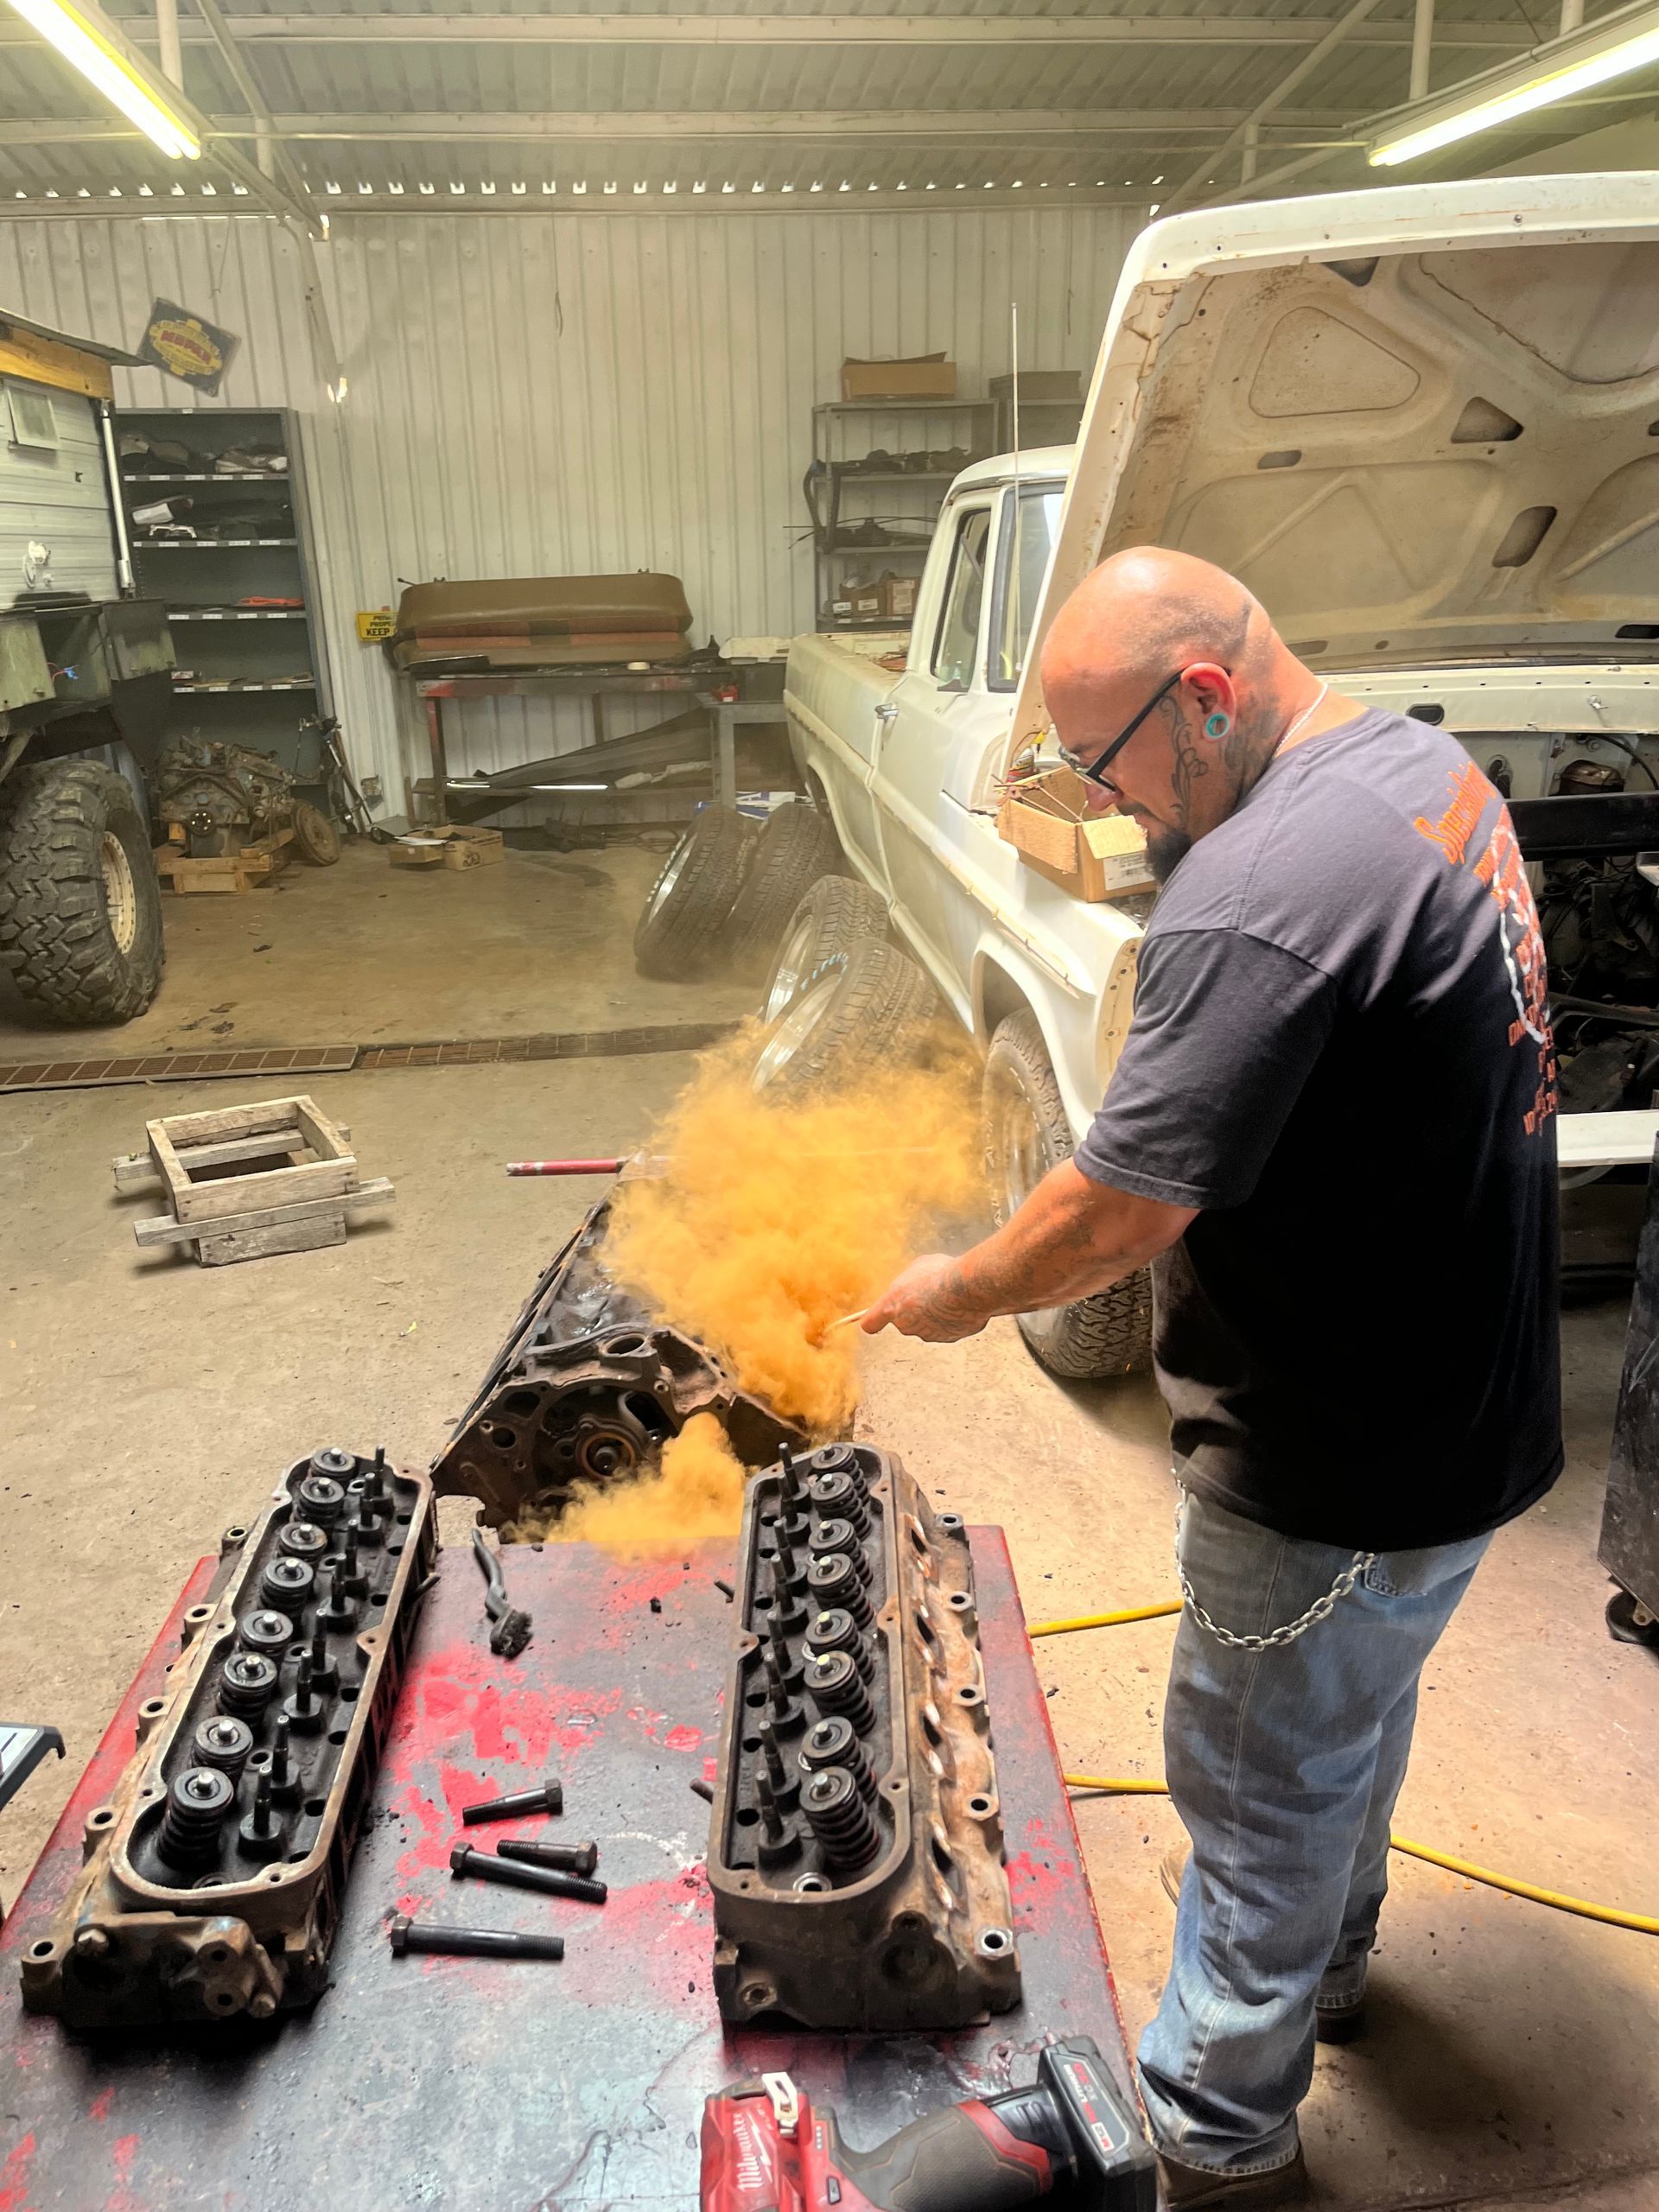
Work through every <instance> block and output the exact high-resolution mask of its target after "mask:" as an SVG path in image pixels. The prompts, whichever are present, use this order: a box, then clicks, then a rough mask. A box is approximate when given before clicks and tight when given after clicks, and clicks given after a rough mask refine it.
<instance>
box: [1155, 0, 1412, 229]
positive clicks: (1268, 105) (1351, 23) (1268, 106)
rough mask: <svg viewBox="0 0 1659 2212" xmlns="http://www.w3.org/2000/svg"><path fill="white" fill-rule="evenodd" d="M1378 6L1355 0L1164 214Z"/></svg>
mask: <svg viewBox="0 0 1659 2212" xmlns="http://www.w3.org/2000/svg"><path fill="white" fill-rule="evenodd" d="M1376 5H1377V0H1353V5H1352V6H1351V8H1350V9H1349V10H1348V12H1347V14H1346V15H1345V16H1341V17H1340V18H1339V19H1338V21H1337V22H1334V23H1332V26H1331V28H1330V29H1329V30H1328V31H1326V33H1325V36H1324V37H1323V38H1322V39H1321V40H1320V41H1319V44H1318V45H1317V46H1316V47H1314V48H1313V51H1312V52H1311V53H1308V54H1304V55H1303V56H1302V58H1301V60H1300V61H1299V62H1298V63H1297V64H1296V66H1295V67H1294V69H1287V71H1286V73H1285V74H1284V75H1283V76H1282V77H1281V79H1279V82H1278V83H1277V84H1276V85H1275V86H1274V88H1273V90H1272V91H1271V92H1269V93H1268V96H1267V98H1266V99H1261V100H1258V101H1257V102H1256V104H1255V106H1254V107H1253V108H1252V109H1251V110H1250V111H1249V114H1248V115H1247V116H1245V117H1244V118H1243V121H1242V122H1240V123H1239V124H1237V125H1236V128H1235V129H1234V130H1233V132H1232V135H1231V136H1230V137H1229V138H1228V139H1227V140H1226V141H1225V142H1224V144H1222V145H1221V146H1220V147H1218V148H1217V150H1216V152H1215V153H1214V154H1212V155H1209V156H1206V157H1205V160H1203V161H1201V162H1199V163H1198V166H1197V168H1194V169H1192V170H1191V171H1190V172H1189V173H1188V174H1187V175H1185V176H1184V177H1183V178H1182V179H1181V181H1180V182H1179V184H1178V185H1177V186H1176V188H1175V189H1174V191H1173V192H1172V193H1171V194H1170V195H1169V197H1168V199H1167V200H1164V201H1163V203H1162V204H1161V206H1160V210H1159V212H1160V214H1165V215H1173V214H1174V213H1176V212H1177V211H1178V210H1179V209H1180V208H1182V207H1185V206H1186V204H1187V202H1188V201H1189V200H1192V198H1193V197H1194V195H1195V194H1197V193H1198V189H1199V188H1200V187H1201V186H1202V185H1203V184H1204V182H1205V180H1206V178H1208V177H1210V176H1211V175H1213V174H1214V172H1215V170H1216V168H1217V165H1218V164H1219V163H1221V162H1224V161H1225V160H1226V159H1227V157H1228V156H1229V155H1230V154H1232V153H1234V152H1236V150H1237V149H1239V148H1240V147H1242V146H1243V143H1244V139H1245V134H1246V132H1247V131H1249V129H1250V127H1251V125H1252V124H1260V123H1263V122H1265V121H1266V119H1267V118H1268V116H1270V115H1272V114H1274V113H1275V112H1276V111H1277V110H1278V108H1279V105H1280V104H1281V101H1283V100H1286V99H1288V98H1289V96H1290V94H1291V93H1292V92H1294V91H1295V89H1296V87H1297V86H1298V85H1300V83H1301V82H1302V80H1303V79H1304V78H1306V77H1309V76H1311V75H1312V74H1313V72H1314V70H1316V69H1317V68H1319V67H1320V65H1321V64H1322V63H1323V62H1325V60H1328V59H1329V57H1330V56H1331V55H1332V54H1334V53H1335V52H1336V50H1337V48H1338V47H1339V46H1340V45H1341V44H1342V43H1343V41H1344V40H1345V39H1346V38H1347V37H1348V35H1349V34H1350V32H1351V31H1352V30H1353V29H1354V28H1355V27H1356V26H1357V24H1359V23H1362V22H1364V20H1365V18H1366V16H1369V15H1370V12H1371V10H1372V9H1373V8H1375V7H1376Z"/></svg>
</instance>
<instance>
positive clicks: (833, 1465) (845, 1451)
mask: <svg viewBox="0 0 1659 2212" xmlns="http://www.w3.org/2000/svg"><path fill="white" fill-rule="evenodd" d="M812 1471H813V1473H814V1474H815V1475H850V1476H851V1477H852V1478H853V1479H854V1481H855V1483H856V1484H858V1486H859V1488H860V1489H862V1488H863V1487H864V1470H863V1468H862V1467H861V1466H860V1465H859V1463H858V1453H857V1452H855V1450H854V1448H853V1446H851V1445H850V1444H822V1445H820V1446H818V1449H817V1451H816V1452H814V1453H813V1454H812Z"/></svg>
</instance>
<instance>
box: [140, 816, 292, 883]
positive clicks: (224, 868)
mask: <svg viewBox="0 0 1659 2212" xmlns="http://www.w3.org/2000/svg"><path fill="white" fill-rule="evenodd" d="M293 842H294V832H293V829H291V828H289V829H274V830H272V832H271V834H270V836H268V837H256V838H255V840H254V842H252V844H251V845H244V846H243V847H242V848H241V849H240V850H239V851H238V852H234V853H214V854H212V855H205V856H202V857H200V858H195V859H193V858H192V857H191V855H189V854H188V853H181V851H180V850H179V849H178V847H177V846H176V845H157V846H156V874H157V875H159V876H160V877H161V879H162V882H163V883H164V884H166V885H167V887H168V890H170V891H176V892H189V891H251V889H252V888H253V887H254V885H255V884H256V883H264V882H267V881H268V880H270V877H272V876H273V875H275V874H277V870H278V869H279V868H285V867H286V866H287V865H288V861H289V846H290V845H291V844H292V843H293Z"/></svg>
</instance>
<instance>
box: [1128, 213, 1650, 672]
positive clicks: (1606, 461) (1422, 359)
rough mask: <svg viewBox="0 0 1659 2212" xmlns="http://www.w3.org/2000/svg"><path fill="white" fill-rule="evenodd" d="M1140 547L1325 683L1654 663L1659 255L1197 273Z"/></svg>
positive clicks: (1487, 255) (1167, 355)
mask: <svg viewBox="0 0 1659 2212" xmlns="http://www.w3.org/2000/svg"><path fill="white" fill-rule="evenodd" d="M1136 319H1137V318H1136V313H1135V302H1131V304H1130V308H1129V313H1128V318H1127V320H1128V321H1129V322H1130V323H1133V322H1135V320H1136ZM1145 543H1154V544H1163V545H1173V546H1180V547H1185V548H1187V549H1189V550H1192V551H1193V552H1195V553H1201V554H1203V555H1204V556H1205V557H1206V558H1208V559H1210V560H1212V561H1217V562H1219V563H1221V564H1222V565H1223V566H1224V567H1225V568H1228V569H1232V570H1233V571H1234V572H1235V573H1236V575H1239V576H1241V577H1242V578H1243V580H1244V582H1246V583H1248V584H1249V587H1250V588H1251V589H1252V591H1254V592H1255V594H1256V595H1257V597H1258V598H1260V599H1261V600H1262V602H1263V604H1264V605H1265V606H1266V607H1268V609H1269V610H1270V611H1271V613H1272V614H1273V616H1274V620H1275V622H1276V623H1277V625H1278V627H1279V629H1280V631H1281V633H1282V634H1283V635H1284V636H1285V637H1286V639H1287V640H1288V641H1289V642H1290V643H1291V645H1293V646H1294V648H1295V649H1296V650H1297V651H1298V652H1301V653H1303V654H1304V655H1306V657H1308V658H1312V659H1313V660H1314V661H1315V662H1317V663H1323V664H1325V665H1327V666H1333V667H1334V666H1347V667H1352V666H1355V665H1356V664H1363V663H1366V662H1376V661H1377V660H1379V659H1382V660H1385V661H1392V662H1399V661H1416V662H1424V661H1431V662H1444V661H1446V660H1457V659H1462V658H1469V657H1471V656H1475V655H1482V654H1491V653H1493V652H1517V651H1519V652H1536V651H1540V650H1541V651H1547V652H1552V653H1558V654H1560V653H1563V652H1565V653H1567V654H1569V655H1570V654H1572V653H1575V652H1584V653H1589V654H1592V655H1593V656H1594V657H1596V658H1618V659H1624V660H1630V659H1636V658H1642V657H1643V655H1644V654H1654V653H1659V243H1651V242H1625V243H1618V244H1595V243H1580V242H1577V241H1573V242H1568V241H1566V240H1563V241H1561V242H1560V243H1555V244H1540V245H1513V246H1504V247H1501V248H1493V247H1487V248H1480V249H1471V250H1468V251H1452V252H1433V253H1425V254H1385V255H1383V256H1381V257H1368V258H1367V259H1364V260H1360V261H1348V262H1334V263H1325V264H1313V263H1308V264H1301V265H1297V266H1292V267H1288V268H1286V267H1278V268H1272V269H1265V270H1243V271H1241V272H1238V273H1230V274H1225V275H1219V276H1211V277H1191V278H1189V279H1188V280H1187V282H1186V283H1185V284H1184V285H1183V286H1182V287H1181V289H1180V294H1179V298H1178V299H1177V300H1176V302H1174V304H1173V310H1172V312H1171V315H1170V317H1169V319H1168V321H1167V322H1166V325H1165V327H1164V330H1163V332H1162V334H1161V336H1160V340H1159V343H1158V345H1157V347H1156V351H1155V353H1154V359H1153V362H1152V365H1151V371H1150V375H1149V378H1148V379H1147V383H1146V385H1144V386H1143V388H1142V392H1141V408H1140V410H1139V416H1138V420H1137V422H1136V424H1135V434H1134V440H1133V445H1132V448H1131V450H1130V452H1129V453H1128V456H1127V459H1126V465H1125V469H1124V474H1123V476H1122V480H1121V482H1120V485H1119V487H1118V492H1117V496H1116V499H1115V500H1114V502H1113V506H1112V512H1111V515H1110V518H1109V524H1108V529H1107V533H1106V538H1105V542H1104V543H1103V546H1102V548H1101V551H1102V552H1103V553H1105V552H1110V551H1114V550H1117V549H1118V548H1119V547H1122V546H1124V545H1133V544H1145ZM1614 640H1617V641H1618V642H1617V645H1616V648H1615V650H1614V652H1611V654H1610V653H1609V652H1608V651H1607V648H1608V646H1609V645H1610V644H1611V643H1612V641H1614Z"/></svg>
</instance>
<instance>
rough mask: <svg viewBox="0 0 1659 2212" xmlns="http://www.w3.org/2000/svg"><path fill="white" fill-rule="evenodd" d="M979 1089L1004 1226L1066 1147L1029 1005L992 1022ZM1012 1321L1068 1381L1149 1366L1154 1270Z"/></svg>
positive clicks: (1067, 1154) (1065, 1127) (1055, 1090)
mask: <svg viewBox="0 0 1659 2212" xmlns="http://www.w3.org/2000/svg"><path fill="white" fill-rule="evenodd" d="M982 1099H983V1116H984V1123H983V1126H984V1133H985V1166H986V1172H987V1174H988V1179H989V1182H990V1187H991V1210H992V1211H993V1213H994V1214H995V1217H996V1224H997V1226H998V1228H999V1229H1000V1228H1001V1226H1002V1224H1003V1223H1004V1222H1006V1221H1007V1219H1008V1217H1009V1216H1010V1215H1011V1214H1013V1213H1015V1212H1017V1211H1018V1210H1019V1209H1020V1206H1021V1205H1024V1203H1025V1201H1026V1200H1027V1198H1029V1197H1030V1195H1031V1193H1032V1192H1033V1189H1034V1188H1035V1187H1036V1185H1038V1184H1039V1182H1041V1180H1042V1179H1043V1177H1044V1176H1045V1175H1046V1174H1047V1173H1048V1171H1049V1169H1050V1168H1051V1167H1055V1166H1058V1164H1059V1162H1060V1161H1061V1160H1070V1158H1071V1153H1072V1143H1071V1123H1070V1122H1068V1121H1067V1119H1066V1116H1065V1106H1064V1104H1063V1103H1061V1099H1060V1087H1059V1085H1058V1083H1056V1082H1055V1080H1054V1069H1053V1065H1052V1062H1051V1061H1050V1059H1049V1057H1048V1047H1047V1046H1046V1045H1045V1044H1044V1042H1043V1033H1042V1031H1041V1029H1040V1028H1039V1027H1038V1023H1037V1017H1036V1015H1035V1014H1033V1013H1032V1012H1031V1011H1030V1009H1029V1008H1022V1009H1021V1010H1020V1012H1019V1013H1018V1014H1009V1016H1008V1017H1007V1020H1006V1021H1000V1022H999V1023H998V1024H997V1027H996V1033H995V1035H994V1036H993V1038H992V1039H991V1048H990V1051H989V1052H988V1053H987V1054H986V1056H985V1081H984V1088H983V1090H982ZM1015 1318H1016V1319H1017V1320H1018V1322H1019V1325H1020V1335H1021V1336H1022V1337H1023V1338H1025V1340H1026V1342H1027V1344H1028V1345H1029V1346H1030V1347H1031V1350H1032V1351H1033V1353H1034V1354H1035V1355H1036V1357H1037V1359H1038V1360H1039V1363H1041V1364H1042V1365H1043V1366H1044V1367H1046V1369H1047V1370H1048V1371H1049V1373H1050V1374H1051V1375H1058V1376H1064V1377H1065V1379H1066V1380H1067V1381H1068V1382H1073V1383H1077V1382H1085V1381H1099V1380H1100V1379H1102V1378H1103V1377H1105V1376H1120V1375H1139V1374H1141V1373H1143V1372H1144V1371H1145V1370H1146V1369H1147V1368H1148V1367H1150V1365H1151V1364H1152V1277H1151V1275H1150V1274H1148V1272H1147V1269H1146V1268H1138V1269H1137V1270H1136V1272H1135V1274H1132V1275H1126V1276H1125V1277H1124V1278H1123V1280H1122V1282H1115V1283H1114V1284H1113V1285H1112V1287H1111V1288H1110V1289H1109V1290H1103V1291H1101V1292H1099V1293H1097V1294H1096V1296H1095V1297H1093V1298H1079V1299H1076V1300H1073V1301H1072V1303H1071V1305H1069V1306H1046V1307H1045V1308H1044V1309H1043V1311H1042V1312H1040V1313H1020V1314H1019V1315H1017V1316H1016V1317H1015Z"/></svg>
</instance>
